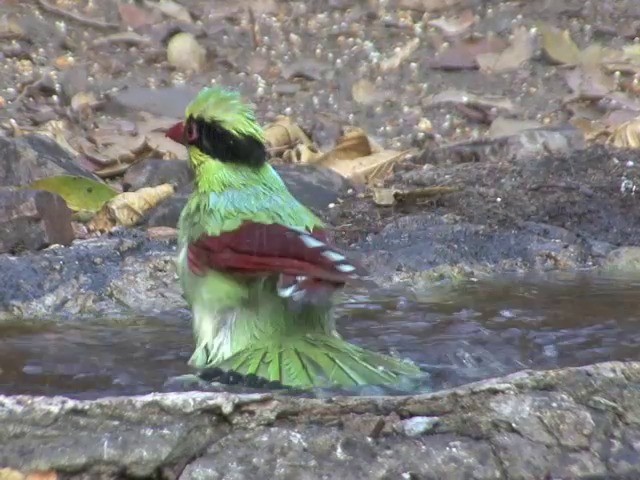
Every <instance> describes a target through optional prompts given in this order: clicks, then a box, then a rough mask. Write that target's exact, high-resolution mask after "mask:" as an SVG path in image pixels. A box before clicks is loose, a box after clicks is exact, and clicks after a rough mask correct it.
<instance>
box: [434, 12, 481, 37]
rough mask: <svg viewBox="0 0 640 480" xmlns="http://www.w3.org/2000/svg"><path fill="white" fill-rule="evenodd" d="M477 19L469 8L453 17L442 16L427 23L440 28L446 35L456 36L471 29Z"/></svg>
mask: <svg viewBox="0 0 640 480" xmlns="http://www.w3.org/2000/svg"><path fill="white" fill-rule="evenodd" d="M475 21H476V20H475V15H474V13H473V10H469V9H467V10H464V11H463V12H462V13H460V14H459V15H456V16H453V17H440V18H436V19H434V20H429V21H428V22H427V25H431V26H433V27H436V28H439V29H440V30H441V31H442V33H444V34H445V35H449V36H456V35H461V34H463V33H464V32H466V31H467V30H469V28H470V27H471V26H472V25H473V24H474V23H475Z"/></svg>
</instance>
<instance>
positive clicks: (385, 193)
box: [372, 186, 460, 207]
mask: <svg viewBox="0 0 640 480" xmlns="http://www.w3.org/2000/svg"><path fill="white" fill-rule="evenodd" d="M458 191H460V189H459V188H456V187H440V186H436V187H424V188H416V189H411V190H399V189H394V188H373V189H372V193H373V202H374V203H375V204H376V205H379V206H381V207H388V206H391V205H394V204H395V203H397V202H405V203H406V202H420V201H424V200H432V199H434V198H436V197H440V196H441V195H445V194H448V193H454V192H458Z"/></svg>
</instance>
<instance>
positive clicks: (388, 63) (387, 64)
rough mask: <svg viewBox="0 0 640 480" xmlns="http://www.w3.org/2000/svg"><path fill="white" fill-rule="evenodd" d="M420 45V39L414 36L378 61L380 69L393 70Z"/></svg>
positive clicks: (384, 70)
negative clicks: (388, 55)
mask: <svg viewBox="0 0 640 480" xmlns="http://www.w3.org/2000/svg"><path fill="white" fill-rule="evenodd" d="M419 46H420V39H419V38H414V39H412V40H409V41H408V42H407V43H405V44H404V45H403V46H402V47H400V48H398V50H396V51H395V52H394V53H393V54H392V55H391V56H390V57H387V58H385V59H383V60H382V61H381V62H380V70H382V71H383V72H386V71H388V70H395V69H396V68H398V67H399V66H400V64H401V63H402V62H404V61H405V60H406V59H407V58H409V57H410V56H411V54H412V53H413V52H415V51H416V50H417V48H418V47H419Z"/></svg>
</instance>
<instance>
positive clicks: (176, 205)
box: [143, 191, 190, 227]
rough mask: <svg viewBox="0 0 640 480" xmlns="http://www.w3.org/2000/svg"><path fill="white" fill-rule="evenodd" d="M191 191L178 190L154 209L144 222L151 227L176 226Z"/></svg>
mask: <svg viewBox="0 0 640 480" xmlns="http://www.w3.org/2000/svg"><path fill="white" fill-rule="evenodd" d="M189 194H190V192H185V191H183V192H178V193H176V194H175V195H174V196H172V197H170V198H168V199H166V200H165V201H164V202H162V203H161V204H159V205H158V206H156V207H155V208H154V209H152V210H151V211H150V212H149V213H148V214H147V217H146V218H145V220H144V221H143V223H144V224H145V225H148V226H150V227H176V226H177V225H178V219H179V218H180V213H181V212H182V209H183V208H184V206H185V204H186V203H187V200H189Z"/></svg>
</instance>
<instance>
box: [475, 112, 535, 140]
mask: <svg viewBox="0 0 640 480" xmlns="http://www.w3.org/2000/svg"><path fill="white" fill-rule="evenodd" d="M541 126H542V124H541V123H539V122H536V121H534V120H516V119H513V118H505V117H497V118H496V119H495V120H493V122H491V127H489V131H488V132H487V136H488V137H489V138H498V137H507V136H510V135H515V134H516V133H519V132H522V131H524V130H529V129H531V128H540V127H541Z"/></svg>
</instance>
